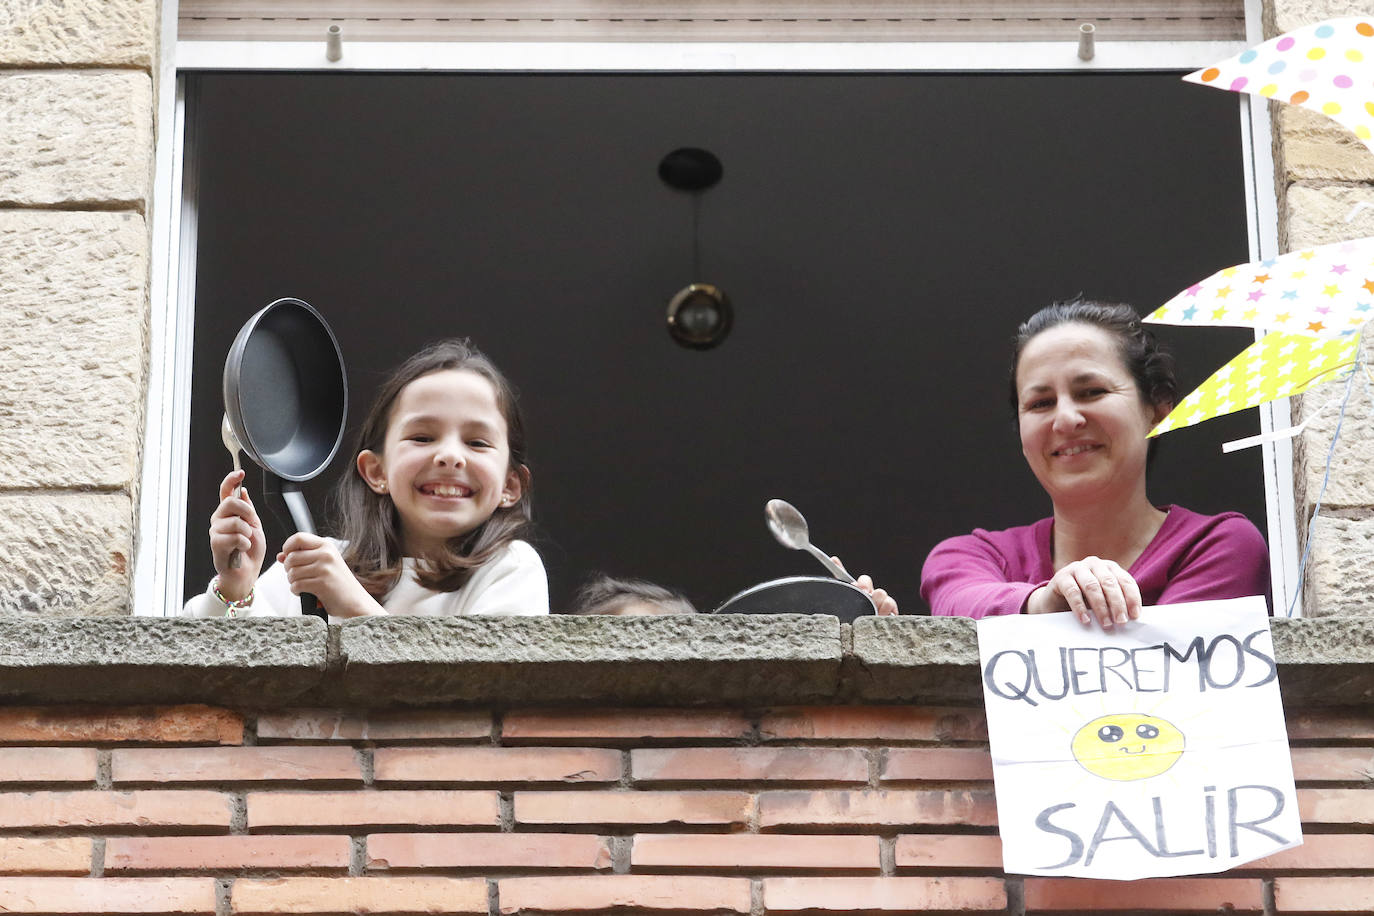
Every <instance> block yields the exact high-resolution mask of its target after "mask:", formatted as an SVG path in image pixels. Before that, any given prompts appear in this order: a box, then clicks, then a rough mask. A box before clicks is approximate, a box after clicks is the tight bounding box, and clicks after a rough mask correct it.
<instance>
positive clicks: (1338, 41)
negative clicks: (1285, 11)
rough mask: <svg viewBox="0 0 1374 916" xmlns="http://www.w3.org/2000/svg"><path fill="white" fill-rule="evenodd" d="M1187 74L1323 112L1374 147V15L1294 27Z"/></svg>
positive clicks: (1189, 79)
mask: <svg viewBox="0 0 1374 916" xmlns="http://www.w3.org/2000/svg"><path fill="white" fill-rule="evenodd" d="M1184 80H1185V81H1187V82H1190V83H1199V84H1201V85H1204V86H1215V87H1217V88H1219V89H1229V90H1231V91H1232V92H1245V93H1249V94H1251V95H1257V96H1260V97H1261V98H1266V99H1273V100H1274V101H1276V102H1287V103H1288V104H1290V105H1300V106H1302V107H1303V108H1310V109H1312V110H1313V111H1318V112H1321V113H1322V114H1324V115H1326V116H1327V117H1329V118H1331V119H1333V120H1335V121H1338V122H1340V123H1341V124H1342V125H1344V126H1345V127H1347V128H1349V129H1350V130H1351V131H1353V132H1354V133H1355V136H1356V137H1358V138H1359V139H1360V141H1361V142H1362V143H1364V145H1365V146H1366V147H1368V148H1369V150H1370V151H1371V152H1374V15H1370V16H1366V17H1351V18H1345V19H1328V20H1326V21H1325V22H1319V23H1316V24H1315V25H1308V26H1303V27H1302V28H1300V29H1294V30H1293V31H1291V32H1286V33H1284V34H1283V35H1280V36H1279V37H1277V38H1271V39H1270V40H1269V41H1266V42H1265V43H1264V44H1261V45H1256V46H1255V47H1253V48H1249V49H1248V50H1245V51H1242V52H1241V53H1240V54H1237V55H1236V56H1235V57H1231V58H1228V59H1226V60H1224V61H1222V62H1220V63H1218V64H1214V65H1212V66H1210V67H1206V68H1204V69H1202V70H1198V71H1197V72H1195V73H1190V74H1188V75H1187V76H1185V77H1184Z"/></svg>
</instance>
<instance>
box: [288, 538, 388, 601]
mask: <svg viewBox="0 0 1374 916" xmlns="http://www.w3.org/2000/svg"><path fill="white" fill-rule="evenodd" d="M277 562H278V563H280V564H282V567H283V568H284V569H285V570H286V581H287V582H289V583H290V584H291V594H293V595H299V594H301V593H303V592H305V593H308V594H311V595H314V596H315V597H316V598H318V599H319V602H320V605H321V606H322V607H323V608H324V609H325V610H326V611H328V612H329V614H330V615H331V616H333V617H366V616H368V615H371V614H385V613H386V612H385V611H384V610H382V606H381V605H380V604H378V603H377V599H375V598H373V597H372V596H371V595H369V594H368V593H367V589H365V588H363V586H362V583H361V582H359V581H358V579H357V577H356V576H354V575H353V570H351V569H349V568H348V564H347V563H345V562H344V558H343V556H341V555H340V554H339V549H338V548H337V547H335V546H334V544H333V542H331V541H328V540H326V539H325V538H322V537H320V536H319V535H316V534H305V533H304V532H297V533H295V534H293V535H291V537H289V538H287V539H286V543H285V544H283V545H282V548H281V553H279V554H277Z"/></svg>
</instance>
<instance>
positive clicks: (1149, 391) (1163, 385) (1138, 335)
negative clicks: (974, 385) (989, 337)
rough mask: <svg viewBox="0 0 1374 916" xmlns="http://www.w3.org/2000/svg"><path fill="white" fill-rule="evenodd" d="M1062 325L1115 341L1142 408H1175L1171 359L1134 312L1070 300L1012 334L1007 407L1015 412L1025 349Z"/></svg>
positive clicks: (1175, 381)
mask: <svg viewBox="0 0 1374 916" xmlns="http://www.w3.org/2000/svg"><path fill="white" fill-rule="evenodd" d="M1063 324H1086V325H1090V326H1092V327H1096V328H1101V329H1102V330H1104V331H1106V332H1107V333H1108V334H1110V335H1112V337H1114V338H1115V339H1116V342H1117V346H1118V347H1120V350H1121V361H1122V363H1124V364H1125V366H1126V368H1127V370H1129V371H1130V373H1131V377H1132V378H1134V379H1135V384H1136V388H1137V389H1138V390H1139V391H1140V399H1141V400H1142V401H1144V402H1145V403H1146V404H1150V405H1156V404H1169V405H1173V404H1177V403H1178V379H1177V378H1175V377H1174V357H1173V355H1172V354H1171V353H1169V352H1168V351H1167V350H1165V349H1163V348H1162V347H1161V346H1160V345H1159V342H1158V341H1157V340H1155V336H1154V334H1152V333H1150V331H1149V330H1148V329H1147V328H1146V327H1145V325H1144V324H1143V323H1142V322H1141V320H1140V316H1139V315H1138V314H1136V310H1135V309H1133V308H1132V307H1131V306H1129V305H1125V304H1123V303H1120V302H1099V301H1096V300H1092V299H1081V298H1080V299H1070V300H1068V301H1067V302H1055V303H1053V304H1051V305H1047V306H1045V307H1044V308H1042V309H1041V310H1040V311H1038V312H1036V313H1035V314H1034V315H1032V316H1031V317H1030V318H1028V319H1027V320H1026V321H1025V322H1024V323H1022V325H1021V327H1019V328H1018V329H1017V331H1016V350H1015V354H1014V355H1013V357H1012V362H1011V406H1012V410H1013V411H1014V410H1016V407H1017V403H1018V399H1017V391H1016V370H1017V367H1018V366H1019V365H1020V363H1021V354H1022V352H1024V351H1025V349H1026V345H1027V344H1028V343H1030V342H1031V340H1032V339H1034V338H1035V337H1036V336H1037V335H1039V334H1040V333H1042V332H1044V331H1048V330H1050V329H1051V328H1056V327H1059V326H1060V325H1063Z"/></svg>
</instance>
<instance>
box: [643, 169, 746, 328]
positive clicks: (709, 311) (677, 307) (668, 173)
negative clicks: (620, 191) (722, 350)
mask: <svg viewBox="0 0 1374 916" xmlns="http://www.w3.org/2000/svg"><path fill="white" fill-rule="evenodd" d="M724 173H725V170H724V169H723V168H722V166H721V164H720V160H719V159H717V158H716V156H715V154H714V153H712V152H710V151H709V150H704V149H697V148H695V147H682V148H681V149H675V150H673V151H672V152H671V153H669V154H668V155H666V156H664V157H663V160H662V161H661V162H659V164H658V177H659V179H660V180H661V181H662V182H663V183H664V184H666V185H667V186H668V187H670V188H673V189H674V190H677V191H682V192H685V193H687V194H690V195H691V198H692V277H693V278H696V277H700V276H701V231H700V230H701V225H700V224H701V196H702V194H704V193H705V192H706V191H708V190H710V189H711V188H712V187H714V186H715V185H716V184H717V183H718V182H719V181H720V179H721V176H722V175H723V174H724ZM734 323H735V312H734V308H733V307H732V306H731V305H730V298H729V297H728V296H726V295H725V292H724V290H722V289H720V287H718V286H714V285H712V284H710V283H702V282H700V281H698V280H695V279H694V280H693V282H691V283H689V284H688V285H687V286H685V287H683V288H682V289H680V290H678V291H677V293H675V294H674V295H673V297H672V298H671V299H669V300H668V334H669V335H670V336H671V337H672V338H673V340H675V341H676V342H677V343H678V344H679V345H681V346H684V347H687V348H689V349H692V350H709V349H711V348H712V347H715V346H718V345H719V344H720V342H721V341H723V340H724V339H725V338H726V336H727V335H729V333H730V328H731V327H732V326H733V325H734Z"/></svg>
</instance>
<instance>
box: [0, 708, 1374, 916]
mask: <svg viewBox="0 0 1374 916" xmlns="http://www.w3.org/2000/svg"><path fill="white" fill-rule="evenodd" d="M1289 731H1290V738H1291V740H1292V741H1293V744H1294V748H1293V764H1294V770H1295V774H1296V777H1297V780H1298V785H1299V790H1298V795H1299V804H1300V805H1301V810H1302V817H1303V821H1304V824H1305V825H1306V826H1305V832H1306V834H1307V836H1306V842H1305V844H1304V845H1303V846H1301V847H1298V848H1297V849H1293V850H1289V851H1287V852H1284V853H1280V854H1278V855H1275V856H1273V857H1270V858H1268V859H1264V860H1261V861H1258V862H1254V863H1251V864H1248V865H1246V866H1243V867H1242V868H1240V869H1238V870H1235V871H1232V872H1229V873H1226V874H1224V875H1216V876H1207V877H1195V878H1175V879H1156V880H1145V881H1138V882H1113V881H1082V880H1074V879H1052V878H1029V877H1027V878H1022V877H1018V876H1008V875H1006V874H1004V873H1003V872H1002V870H1001V848H1000V845H999V842H998V838H997V823H996V806H995V804H994V801H993V793H992V786H991V762H990V760H989V757H988V751H987V735H986V730H985V724H984V721H983V716H982V712H981V710H980V709H979V708H976V707H931V706H887V707H875V706H803V707H797V706H784V707H769V708H763V709H745V708H738V707H717V708H705V709H681V708H650V709H627V708H600V709H590V710H589V709H579V710H568V709H549V708H516V709H510V710H506V711H495V710H493V709H491V708H463V709H454V708H445V709H435V710H407V709H375V710H344V709H339V708H319V707H311V708H281V709H275V708H274V709H228V708H221V707H213V706H202V705H189V706H161V707H146V706H143V707H119V706H114V707H89V706H76V707H71V706H47V707H7V708H0V745H3V747H0V910H3V911H4V912H7V913H23V914H58V913H64V914H79V913H130V914H142V913H149V914H151V913H195V914H205V916H212V914H214V916H231V914H234V916H249V914H283V913H293V914H326V913H365V912H372V913H466V914H473V916H517V914H535V913H578V912H586V913H600V912H606V911H612V910H634V911H635V912H663V913H676V914H684V913H712V914H720V913H730V914H749V916H766V914H794V913H812V914H820V913H839V912H845V913H850V912H857V911H861V912H867V913H884V912H913V911H915V912H931V911H934V912H987V913H1007V914H1022V913H1039V912H1050V911H1053V912H1059V913H1100V912H1111V911H1118V910H1126V911H1131V912H1137V913H1171V912H1204V911H1205V912H1218V911H1220V912H1236V913H1257V914H1275V916H1277V914H1284V913H1298V912H1301V913H1355V912H1369V911H1370V910H1371V909H1374V835H1372V834H1371V833H1370V832H1369V831H1370V828H1371V825H1374V788H1371V784H1370V781H1369V773H1370V769H1371V766H1374V749H1372V748H1371V746H1370V742H1371V741H1374V713H1371V711H1370V710H1369V709H1368V708H1367V707H1362V708H1359V709H1327V710H1311V711H1306V712H1300V713H1297V714H1290V724H1289Z"/></svg>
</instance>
